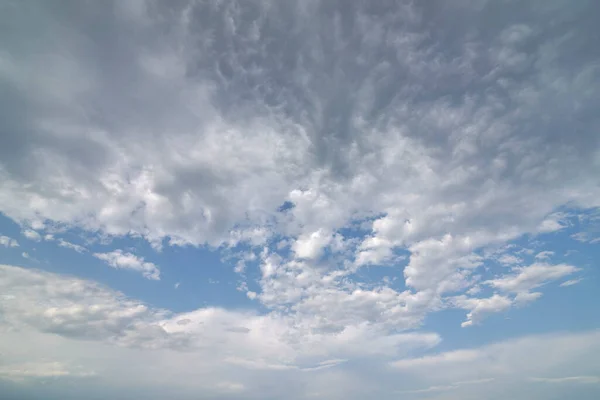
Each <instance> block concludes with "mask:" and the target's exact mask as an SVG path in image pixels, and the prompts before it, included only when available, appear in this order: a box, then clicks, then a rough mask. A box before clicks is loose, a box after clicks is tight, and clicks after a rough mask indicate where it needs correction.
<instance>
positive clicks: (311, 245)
mask: <svg viewBox="0 0 600 400" xmlns="http://www.w3.org/2000/svg"><path fill="white" fill-rule="evenodd" d="M331 240H332V236H331V234H329V233H327V232H326V231H325V230H322V229H320V230H318V231H315V232H312V233H310V234H307V235H302V236H300V237H299V238H298V239H297V240H296V241H295V242H294V244H292V250H293V251H294V252H295V253H296V256H297V257H298V258H306V259H316V258H319V257H320V256H321V254H323V250H324V249H325V247H326V246H328V245H329V243H330V242H331Z"/></svg>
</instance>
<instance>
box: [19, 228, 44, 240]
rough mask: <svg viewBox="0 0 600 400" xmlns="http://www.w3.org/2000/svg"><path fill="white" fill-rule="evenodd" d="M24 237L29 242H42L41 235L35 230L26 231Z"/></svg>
mask: <svg viewBox="0 0 600 400" xmlns="http://www.w3.org/2000/svg"><path fill="white" fill-rule="evenodd" d="M23 236H25V237H26V238H27V239H29V240H33V241H34V242H39V241H40V240H42V237H41V236H40V234H39V233H37V232H36V231H34V230H33V229H25V230H24V231H23Z"/></svg>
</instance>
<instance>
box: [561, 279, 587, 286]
mask: <svg viewBox="0 0 600 400" xmlns="http://www.w3.org/2000/svg"><path fill="white" fill-rule="evenodd" d="M582 280H583V279H582V278H578V279H569V280H568V281H564V282H563V283H561V284H560V286H561V287H567V286H573V285H577V284H578V283H579V282H581V281H582Z"/></svg>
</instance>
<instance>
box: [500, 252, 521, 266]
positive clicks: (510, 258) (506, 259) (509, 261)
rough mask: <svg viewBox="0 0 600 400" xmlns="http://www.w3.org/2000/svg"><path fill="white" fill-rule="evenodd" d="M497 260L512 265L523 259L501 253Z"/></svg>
mask: <svg viewBox="0 0 600 400" xmlns="http://www.w3.org/2000/svg"><path fill="white" fill-rule="evenodd" d="M498 262H499V263H500V264H504V265H513V264H520V263H522V262H523V259H521V258H519V257H517V256H515V255H512V254H503V255H502V256H500V258H498Z"/></svg>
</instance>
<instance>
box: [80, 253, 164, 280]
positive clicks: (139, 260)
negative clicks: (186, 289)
mask: <svg viewBox="0 0 600 400" xmlns="http://www.w3.org/2000/svg"><path fill="white" fill-rule="evenodd" d="M68 247H72V246H68ZM78 248H79V247H78ZM94 257H96V258H98V259H100V260H102V261H104V262H106V263H107V264H108V265H110V266H111V267H113V268H117V269H130V270H133V271H138V272H141V273H142V275H144V277H145V278H148V279H152V280H160V270H159V269H158V267H157V266H156V265H155V264H154V263H151V262H148V261H145V260H144V258H143V257H138V256H136V255H134V254H131V253H125V252H123V250H113V251H111V252H109V253H94Z"/></svg>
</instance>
